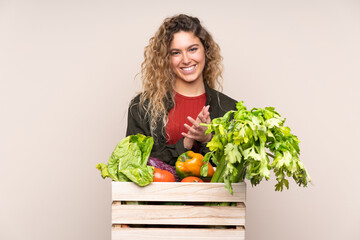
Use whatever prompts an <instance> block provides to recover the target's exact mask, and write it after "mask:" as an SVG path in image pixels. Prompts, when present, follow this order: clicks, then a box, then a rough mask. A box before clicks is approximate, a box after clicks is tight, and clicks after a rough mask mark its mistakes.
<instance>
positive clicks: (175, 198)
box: [112, 182, 246, 240]
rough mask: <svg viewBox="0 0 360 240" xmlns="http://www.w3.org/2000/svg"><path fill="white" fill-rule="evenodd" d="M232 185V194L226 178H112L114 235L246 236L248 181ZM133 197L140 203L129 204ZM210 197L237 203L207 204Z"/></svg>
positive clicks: (128, 236)
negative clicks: (171, 180)
mask: <svg viewBox="0 0 360 240" xmlns="http://www.w3.org/2000/svg"><path fill="white" fill-rule="evenodd" d="M232 186H233V190H234V194H233V195H231V194H230V193H229V192H228V191H227V190H226V189H225V188H224V184H223V183H179V182H176V183H160V182H155V183H151V184H149V185H148V186H146V187H139V186H138V185H136V184H134V183H132V182H112V201H113V203H112V240H118V239H132V240H136V239H164V240H165V239H166V240H169V239H182V240H186V239H207V240H208V239H210V240H211V239H224V240H225V239H245V193H246V185H245V183H236V184H232ZM134 201H135V202H138V205H133V204H130V202H134ZM169 202H170V203H169ZM171 202H172V204H171ZM174 202H175V203H174ZM207 202H232V203H236V204H235V206H206V204H205V203H207ZM163 203H167V204H163ZM176 203H181V204H182V205H178V204H176ZM233 205H234V204H233ZM124 224H126V225H129V226H130V228H128V227H125V226H126V225H124Z"/></svg>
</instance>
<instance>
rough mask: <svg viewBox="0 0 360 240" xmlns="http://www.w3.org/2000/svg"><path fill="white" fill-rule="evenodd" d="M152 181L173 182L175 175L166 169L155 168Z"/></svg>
mask: <svg viewBox="0 0 360 240" xmlns="http://www.w3.org/2000/svg"><path fill="white" fill-rule="evenodd" d="M153 182H175V177H174V174H172V173H171V172H169V171H167V170H161V169H160V168H155V171H154V178H153Z"/></svg>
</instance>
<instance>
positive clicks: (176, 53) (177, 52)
mask: <svg viewBox="0 0 360 240" xmlns="http://www.w3.org/2000/svg"><path fill="white" fill-rule="evenodd" d="M179 54H180V52H179V51H172V52H171V55H173V56H174V55H179Z"/></svg>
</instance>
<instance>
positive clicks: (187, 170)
mask: <svg viewBox="0 0 360 240" xmlns="http://www.w3.org/2000/svg"><path fill="white" fill-rule="evenodd" d="M203 158H204V157H203V155H201V154H200V153H194V152H193V151H187V152H185V153H183V154H181V155H180V156H179V157H178V159H177V161H176V164H175V167H176V173H177V175H178V176H179V177H180V178H186V177H189V176H195V177H202V176H201V174H200V169H201V166H202V165H203V164H204V162H203V161H202V160H203ZM212 175H214V168H213V167H212V166H211V164H210V163H208V173H207V176H206V177H207V178H209V177H212Z"/></svg>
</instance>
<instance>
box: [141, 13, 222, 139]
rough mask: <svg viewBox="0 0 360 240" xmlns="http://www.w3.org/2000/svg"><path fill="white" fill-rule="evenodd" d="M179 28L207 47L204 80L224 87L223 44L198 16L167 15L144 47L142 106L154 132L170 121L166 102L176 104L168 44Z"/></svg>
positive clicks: (211, 86) (219, 87)
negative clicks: (221, 46)
mask: <svg viewBox="0 0 360 240" xmlns="http://www.w3.org/2000/svg"><path fill="white" fill-rule="evenodd" d="M180 31H184V32H192V33H193V34H194V35H195V36H197V37H198V38H199V39H200V41H201V43H202V44H203V46H204V49H205V67H204V70H203V79H204V81H205V82H206V83H207V85H208V86H209V87H210V88H213V89H220V90H222V85H221V81H222V71H223V65H222V57H221V55H220V47H219V45H218V44H217V43H216V42H215V41H214V40H213V38H212V36H211V35H210V33H209V32H208V31H207V30H206V29H205V28H204V27H202V26H201V24H200V21H199V19H198V18H196V17H191V16H187V15H185V14H180V15H176V16H173V17H169V18H166V19H165V20H164V21H163V23H162V25H161V26H160V28H159V29H158V31H157V32H156V33H155V35H154V36H153V37H152V38H150V41H149V45H148V46H146V47H145V51H144V61H143V63H142V64H141V72H140V73H141V80H142V91H141V94H140V105H141V106H142V107H143V109H144V110H145V111H146V114H148V116H149V119H150V132H151V134H152V135H153V134H154V131H155V129H156V128H157V127H158V123H159V122H162V123H163V125H164V126H166V124H167V109H166V105H165V103H166V102H169V101H170V102H172V103H174V91H173V88H174V84H175V74H174V72H173V71H172V68H171V65H170V52H169V47H170V43H171V41H172V40H173V37H174V34H175V33H177V32H180ZM145 103H146V104H145Z"/></svg>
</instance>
